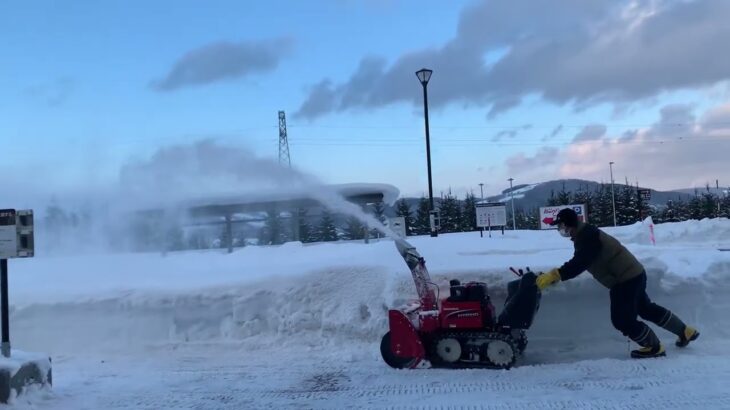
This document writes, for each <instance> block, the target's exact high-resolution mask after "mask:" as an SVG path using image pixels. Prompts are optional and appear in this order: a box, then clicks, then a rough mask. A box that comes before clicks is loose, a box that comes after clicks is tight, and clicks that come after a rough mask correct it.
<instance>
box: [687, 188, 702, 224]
mask: <svg viewBox="0 0 730 410" xmlns="http://www.w3.org/2000/svg"><path fill="white" fill-rule="evenodd" d="M687 208H688V209H687V210H688V211H689V219H696V220H699V219H702V215H703V211H702V199H701V198H700V196H699V194H698V193H697V192H696V191H695V196H694V197H692V199H690V200H689V204H687Z"/></svg>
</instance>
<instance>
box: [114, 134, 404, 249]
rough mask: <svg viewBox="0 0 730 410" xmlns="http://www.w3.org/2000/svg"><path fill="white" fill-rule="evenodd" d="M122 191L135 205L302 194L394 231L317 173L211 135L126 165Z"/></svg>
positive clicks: (369, 224)
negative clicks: (310, 172)
mask: <svg viewBox="0 0 730 410" xmlns="http://www.w3.org/2000/svg"><path fill="white" fill-rule="evenodd" d="M120 177H121V178H120V188H121V189H120V193H122V195H120V197H123V198H135V202H136V203H135V205H137V206H139V204H140V199H141V198H144V199H146V201H144V200H142V202H147V203H149V204H160V203H166V204H167V207H168V208H176V206H175V204H179V203H184V202H186V201H190V200H195V201H196V202H200V201H205V200H206V199H207V198H216V197H221V196H227V195H235V196H250V197H261V196H262V193H265V195H264V196H266V195H270V196H273V197H277V198H282V199H285V198H287V197H289V198H291V197H299V198H302V197H306V198H309V199H312V200H315V201H317V202H319V203H321V204H322V206H324V207H326V208H328V209H330V210H332V211H333V212H338V213H342V214H344V215H347V216H352V217H354V218H357V219H358V220H359V221H360V222H362V223H363V224H364V225H365V226H367V227H368V228H370V229H376V230H377V231H379V232H380V233H382V234H383V235H385V236H387V237H391V238H394V237H396V236H397V235H396V234H395V233H393V231H392V230H390V229H389V228H388V227H386V226H385V225H383V223H382V222H380V221H379V220H378V219H377V218H375V217H374V216H373V215H369V214H367V213H366V212H364V211H363V210H362V209H361V207H360V206H358V205H356V204H354V203H352V202H349V201H347V200H346V199H345V198H344V197H343V196H342V195H340V194H339V193H338V192H337V191H336V190H335V188H332V187H328V186H326V185H324V184H323V183H322V182H321V181H319V180H318V179H317V178H316V177H314V176H312V175H310V174H307V173H304V172H302V171H299V170H296V169H290V168H288V167H283V166H281V165H280V164H279V163H278V162H277V161H275V160H273V159H271V158H264V157H259V156H257V155H255V154H254V153H253V152H252V151H250V150H248V149H246V148H244V147H239V146H232V145H222V144H219V143H216V142H214V141H212V140H203V141H198V142H195V143H192V144H184V145H175V146H171V147H164V148H160V149H159V150H158V151H157V152H156V153H155V154H153V155H152V157H150V158H149V159H147V160H144V161H136V162H134V163H129V164H127V165H125V166H124V167H123V168H122V170H121V172H120Z"/></svg>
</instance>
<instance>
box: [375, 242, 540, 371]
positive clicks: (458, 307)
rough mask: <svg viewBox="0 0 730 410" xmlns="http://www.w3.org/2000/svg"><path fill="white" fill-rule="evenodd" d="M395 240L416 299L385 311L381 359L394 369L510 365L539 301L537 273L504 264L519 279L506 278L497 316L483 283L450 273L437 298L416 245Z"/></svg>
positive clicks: (522, 344) (523, 343)
mask: <svg viewBox="0 0 730 410" xmlns="http://www.w3.org/2000/svg"><path fill="white" fill-rule="evenodd" d="M395 243H396V247H397V248H398V252H400V254H401V256H403V259H404V260H405V261H406V264H408V267H409V268H410V270H411V274H412V276H413V281H414V282H415V284H416V290H417V292H418V297H419V300H418V301H417V302H413V303H412V304H409V305H408V306H406V307H405V308H403V309H402V310H389V311H388V320H389V324H390V330H389V331H388V332H387V333H386V334H385V335H384V336H383V339H382V341H381V342H380V353H381V354H382V356H383V359H384V360H385V362H386V363H387V364H388V365H390V366H391V367H394V368H397V369H403V368H409V369H413V368H423V367H447V368H493V369H509V368H510V367H512V366H513V365H514V364H515V362H516V360H517V357H518V356H519V355H521V354H522V352H523V351H524V350H525V347H526V346H527V336H526V333H525V331H526V330H527V329H529V328H530V326H531V325H532V320H533V319H534V317H535V313H536V312H537V310H538V309H539V306H540V296H541V295H540V291H539V290H538V288H537V285H535V279H536V278H537V276H536V275H535V274H534V273H533V272H531V271H530V269H529V268H528V269H527V270H526V271H525V272H523V271H522V270H521V269H520V270H519V271H517V270H514V269H512V268H510V269H511V270H512V271H513V272H514V273H515V274H517V276H519V279H517V280H514V281H511V282H509V283H508V285H507V299H506V301H505V304H504V308H503V310H502V312H501V313H500V314H499V316H498V317H497V316H496V314H495V309H494V305H493V304H492V302H491V300H490V298H489V292H488V289H487V285H486V283H483V282H468V283H465V284H462V283H461V282H460V281H459V280H456V279H453V280H451V281H450V282H449V284H450V292H449V293H450V294H449V296H448V297H446V298H443V299H441V300H439V295H438V290H439V288H438V286H436V284H434V283H433V282H431V278H430V276H429V274H428V271H427V270H426V262H425V260H424V259H423V258H422V257H421V255H419V254H418V252H417V251H416V248H414V247H413V246H411V244H409V243H408V242H406V241H405V240H403V239H399V240H396V241H395ZM434 289H435V290H436V292H434Z"/></svg>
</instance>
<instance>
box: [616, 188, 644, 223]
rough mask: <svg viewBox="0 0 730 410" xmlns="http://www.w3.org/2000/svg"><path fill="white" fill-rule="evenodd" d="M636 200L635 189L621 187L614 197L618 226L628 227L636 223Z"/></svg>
mask: <svg viewBox="0 0 730 410" xmlns="http://www.w3.org/2000/svg"><path fill="white" fill-rule="evenodd" d="M638 205H639V203H638V198H637V193H636V188H634V187H632V186H631V185H623V186H622V187H621V190H620V194H618V193H617V195H616V220H617V222H618V224H619V225H630V224H633V223H635V222H637V221H638V213H637V212H638V211H637V209H638Z"/></svg>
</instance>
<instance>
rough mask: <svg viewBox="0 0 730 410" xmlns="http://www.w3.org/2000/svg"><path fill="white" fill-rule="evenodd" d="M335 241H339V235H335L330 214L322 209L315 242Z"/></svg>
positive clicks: (335, 230) (334, 227) (333, 222)
mask: <svg viewBox="0 0 730 410" xmlns="http://www.w3.org/2000/svg"><path fill="white" fill-rule="evenodd" d="M337 239H339V235H338V234H337V227H336V226H335V221H334V218H333V217H332V213H331V212H330V211H329V210H327V209H323V210H322V216H321V219H320V221H319V227H318V229H317V240H318V241H320V242H328V241H336V240H337Z"/></svg>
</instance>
